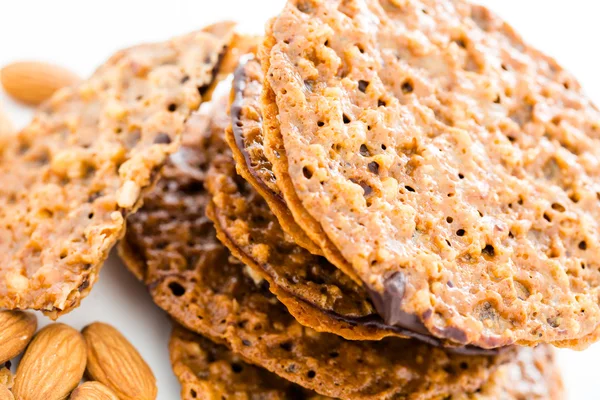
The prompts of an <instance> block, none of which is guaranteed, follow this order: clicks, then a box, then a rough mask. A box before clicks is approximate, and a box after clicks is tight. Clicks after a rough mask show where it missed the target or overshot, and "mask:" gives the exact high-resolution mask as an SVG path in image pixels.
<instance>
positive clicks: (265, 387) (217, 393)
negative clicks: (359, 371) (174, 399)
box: [169, 324, 327, 400]
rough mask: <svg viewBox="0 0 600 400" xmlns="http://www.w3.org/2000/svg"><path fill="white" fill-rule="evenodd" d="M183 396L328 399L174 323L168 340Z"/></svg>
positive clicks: (195, 399)
mask: <svg viewBox="0 0 600 400" xmlns="http://www.w3.org/2000/svg"><path fill="white" fill-rule="evenodd" d="M169 353H170V356H171V365H172V366H173V372H174V373H175V376H177V379H178V380H179V382H180V383H181V398H182V400H221V399H229V400H246V399H254V400H262V399H264V400H267V399H269V400H287V399H297V400H308V399H312V400H317V399H327V397H323V396H319V395H317V394H315V393H314V392H311V391H309V390H306V389H304V388H302V387H300V386H298V385H295V384H293V383H291V382H288V381H286V380H285V379H282V378H280V377H278V376H277V375H275V374H273V373H271V372H269V371H267V370H265V369H263V368H260V367H256V366H254V365H251V364H248V363H246V362H245V361H244V360H243V359H242V358H241V357H240V356H239V355H237V354H235V353H233V352H232V351H231V350H229V349H228V348H227V347H226V346H223V345H221V344H216V343H214V342H212V341H210V340H208V339H206V338H204V337H202V336H200V335H197V334H195V333H192V332H190V331H188V330H187V329H185V328H183V327H182V326H180V325H177V324H175V325H174V327H173V332H172V333H171V340H170V341H169Z"/></svg>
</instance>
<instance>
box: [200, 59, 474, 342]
mask: <svg viewBox="0 0 600 400" xmlns="http://www.w3.org/2000/svg"><path fill="white" fill-rule="evenodd" d="M254 73H256V75H255V76H254V78H253V74H254ZM260 76H261V74H260V65H259V64H258V63H257V62H256V61H255V60H254V61H248V62H243V63H242V64H241V65H240V66H239V68H238V69H237V71H236V74H235V78H234V80H233V86H234V89H233V91H234V97H235V100H234V102H233V104H232V106H231V119H232V126H233V129H228V130H227V136H228V142H229V145H230V146H233V152H237V153H238V155H240V154H241V156H242V157H241V158H242V162H243V164H242V165H240V161H239V158H238V163H237V169H238V170H239V171H245V172H246V176H250V177H251V178H250V179H253V180H254V184H255V185H256V186H258V187H259V188H262V190H263V193H264V191H269V192H268V193H267V194H265V198H269V197H270V196H276V192H274V190H276V189H268V185H269V184H270V183H273V182H272V181H270V182H265V183H263V182H262V180H263V179H265V177H267V178H266V179H269V178H268V177H270V176H271V175H270V170H269V168H268V165H267V164H263V163H262V162H261V161H262V160H261V152H262V148H261V139H260V137H261V136H262V133H261V124H260V120H261V117H260V110H259V109H258V101H259V93H260V89H261V87H262V82H261V80H260ZM255 78H256V79H255ZM241 87H244V88H246V89H244V90H239V89H240V88H241ZM233 132H235V133H233ZM232 139H233V140H232ZM246 143H248V144H249V146H248V147H246V146H245V144H246ZM254 160H256V162H255V161H254ZM248 173H249V174H248ZM205 186H206V188H207V190H208V191H209V192H210V193H211V195H212V201H211V202H210V204H209V206H208V209H207V215H208V216H209V218H211V219H212V220H213V222H214V223H215V228H216V231H217V236H218V238H219V239H220V240H221V242H222V243H223V244H225V245H226V246H227V247H228V248H229V250H230V251H231V252H232V254H233V255H234V256H236V257H237V258H238V259H240V260H241V261H242V262H243V263H244V264H246V265H248V266H249V267H251V268H252V270H253V272H254V273H255V274H257V276H258V278H259V279H266V280H267V281H268V283H269V288H270V290H271V292H273V293H274V294H275V295H276V296H277V298H278V299H279V300H280V301H281V302H282V303H283V304H284V305H285V306H286V307H287V309H288V311H289V312H290V313H291V314H292V315H293V316H294V317H295V318H296V319H297V320H298V321H299V322H300V323H302V324H303V325H306V326H309V327H311V328H313V329H316V330H318V331H322V332H331V333H335V334H338V335H341V336H343V337H345V338H346V339H350V340H377V339H380V338H382V337H386V336H399V337H404V338H406V337H416V338H419V339H421V340H423V341H426V342H428V343H431V344H434V345H442V344H449V345H452V343H441V342H440V341H439V340H437V339H436V338H434V337H432V336H431V335H428V332H427V330H425V329H423V327H422V326H419V325H415V326H413V327H412V329H411V330H408V329H401V328H399V327H396V326H390V325H386V324H385V323H384V321H383V320H382V319H381V317H380V316H379V315H378V314H377V313H376V311H375V307H374V306H373V304H372V303H371V302H370V300H369V298H368V293H367V292H366V290H365V289H364V288H363V287H362V286H361V285H358V284H356V283H355V282H354V281H353V280H352V279H350V278H349V277H348V276H346V275H345V274H344V273H343V272H342V271H341V270H339V269H337V268H336V267H335V266H333V265H332V264H330V263H329V262H328V261H327V260H326V259H325V258H324V257H322V256H318V255H314V254H312V253H311V252H309V251H308V250H306V249H304V248H303V247H302V246H300V245H298V244H297V243H296V241H295V239H296V238H295V237H293V236H292V235H288V234H287V232H286V231H285V229H283V228H282V225H280V223H279V221H280V220H281V219H279V220H278V219H277V218H276V216H275V212H274V211H272V210H273V208H272V204H273V202H272V201H271V202H269V201H265V199H264V198H263V197H262V196H261V195H260V194H259V192H258V190H255V189H254V187H253V186H252V185H250V184H249V183H248V182H247V181H245V180H244V178H242V176H240V175H238V174H237V173H236V164H235V162H234V160H233V159H232V157H231V156H230V155H229V154H223V155H221V156H219V157H216V158H215V159H214V160H213V163H212V166H211V168H210V170H209V173H208V175H207V181H206V185H205ZM275 201H277V202H278V204H281V205H282V206H284V207H285V202H283V201H282V199H279V198H277V199H276V200H275ZM462 351H465V352H470V353H473V352H481V350H479V349H473V348H464V349H462Z"/></svg>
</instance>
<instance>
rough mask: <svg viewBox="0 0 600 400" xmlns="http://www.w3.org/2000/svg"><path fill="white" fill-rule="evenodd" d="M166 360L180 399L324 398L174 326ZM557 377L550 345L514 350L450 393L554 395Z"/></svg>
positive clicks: (509, 397) (545, 398)
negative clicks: (484, 377) (474, 383)
mask: <svg viewBox="0 0 600 400" xmlns="http://www.w3.org/2000/svg"><path fill="white" fill-rule="evenodd" d="M169 352H170V356H171V364H172V365H173V371H174V373H175V375H176V376H177V379H178V380H179V382H180V383H181V386H182V388H181V398H182V399H185V400H188V399H189V400H192V399H206V400H208V399H220V398H228V399H229V398H235V399H264V398H268V399H290V398H293V399H327V398H329V397H325V396H320V395H317V394H315V393H314V392H312V391H308V390H306V389H303V388H302V387H300V386H297V385H294V384H292V383H291V382H289V381H286V380H284V379H282V378H280V377H278V376H277V375H275V374H273V373H271V372H268V371H267V370H265V369H263V368H260V367H257V366H254V365H252V364H248V363H246V362H245V361H244V359H243V358H241V357H240V356H239V355H238V354H235V353H233V352H232V351H231V350H229V349H228V348H227V347H226V346H223V345H220V344H216V343H214V342H212V341H210V340H208V339H206V338H204V337H202V336H200V335H197V334H194V333H192V332H190V331H188V330H186V329H185V328H183V327H181V326H180V325H175V326H174V328H173V332H172V334H171V340H170V343H169ZM564 398H565V396H564V389H563V386H562V380H561V378H560V375H559V374H558V368H557V365H556V361H555V359H554V354H553V352H552V349H551V348H549V347H548V346H539V347H537V348H535V349H529V348H528V349H520V350H519V353H518V355H517V356H516V357H515V358H514V359H513V360H512V361H511V362H509V363H507V364H504V365H502V366H501V367H499V368H498V369H497V370H496V371H494V372H493V373H492V374H491V376H490V378H489V379H488V381H487V382H486V383H485V384H484V385H483V386H482V387H481V388H479V389H478V390H476V391H474V392H470V393H468V392H464V393H458V394H454V395H453V396H452V399H455V400H488V399H489V400H492V399H503V400H518V399H538V400H560V399H564Z"/></svg>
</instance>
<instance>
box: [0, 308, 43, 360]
mask: <svg viewBox="0 0 600 400" xmlns="http://www.w3.org/2000/svg"><path fill="white" fill-rule="evenodd" d="M36 328H37V319H36V317H35V315H33V314H31V313H28V312H23V311H8V310H6V311H0V364H4V363H5V362H7V361H8V360H10V359H11V358H13V357H16V356H18V355H19V354H21V353H22V352H23V350H25V347H26V346H27V344H28V343H29V342H30V341H31V338H32V337H33V334H34V333H35V330H36Z"/></svg>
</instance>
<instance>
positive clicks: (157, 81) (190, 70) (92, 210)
mask: <svg viewBox="0 0 600 400" xmlns="http://www.w3.org/2000/svg"><path fill="white" fill-rule="evenodd" d="M232 27H233V25H232V24H231V23H222V24H216V25H212V26H210V27H207V28H205V29H204V30H202V31H198V32H195V33H192V34H189V35H186V36H182V37H179V38H175V39H173V40H170V41H168V42H164V43H157V44H147V45H141V46H136V47H132V48H130V49H127V50H123V51H121V52H119V53H117V54H116V55H114V56H113V57H112V58H111V59H110V60H109V61H108V62H107V63H106V64H104V65H103V66H101V67H100V68H99V69H98V70H97V71H96V72H95V73H94V74H93V75H92V77H91V78H90V79H88V80H87V81H85V82H83V83H81V84H80V85H78V86H77V87H71V88H66V89H63V90H61V91H59V92H58V93H56V94H55V95H54V96H53V97H52V98H51V99H50V100H49V101H48V102H47V103H45V104H44V105H43V106H42V107H41V108H40V110H39V111H38V112H37V114H36V115H35V117H34V120H33V121H32V122H31V124H29V126H27V127H26V128H25V129H23V130H22V131H21V132H19V133H18V134H16V135H15V136H14V139H11V140H10V141H9V142H8V143H7V145H6V147H4V148H3V149H2V150H3V151H2V152H1V153H0V181H1V182H2V189H3V190H2V191H1V193H0V220H1V221H2V222H1V223H0V253H1V255H0V308H8V309H15V308H19V309H24V308H30V309H37V310H42V311H44V312H45V313H47V314H48V315H50V316H52V317H54V318H55V317H57V316H59V315H61V314H63V313H66V312H68V311H70V310H71V309H73V308H74V307H77V306H78V305H79V302H80V301H81V299H82V298H83V297H85V296H86V295H87V294H88V292H89V291H90V289H91V287H92V285H93V284H94V282H95V281H96V279H97V274H98V272H99V269H100V267H101V265H102V263H103V262H104V260H105V258H106V257H107V255H108V252H109V250H110V249H111V248H112V246H113V245H114V244H115V243H116V241H117V240H119V239H120V238H121V236H122V235H123V233H124V231H125V217H126V216H127V215H128V214H130V213H132V212H134V211H135V210H136V209H137V208H138V207H139V206H140V204H141V200H142V196H143V194H144V193H145V192H146V191H147V190H148V189H149V188H150V187H151V186H152V185H153V183H154V181H155V177H156V175H157V173H158V172H159V170H160V168H161V167H162V165H163V163H164V162H165V161H166V159H167V157H168V155H169V154H171V153H173V152H174V151H176V150H177V148H178V147H179V142H180V137H181V133H182V131H183V127H184V122H185V121H186V120H187V118H188V117H189V115H190V114H191V113H192V112H193V111H195V110H197V109H198V107H199V106H200V103H201V102H202V94H203V91H205V90H206V88H208V86H209V85H210V83H211V82H212V80H213V75H214V71H215V67H216V65H217V64H218V63H219V61H220V55H221V53H222V52H223V51H224V48H225V47H226V45H227V43H228V41H229V39H230V36H231V32H232Z"/></svg>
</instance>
